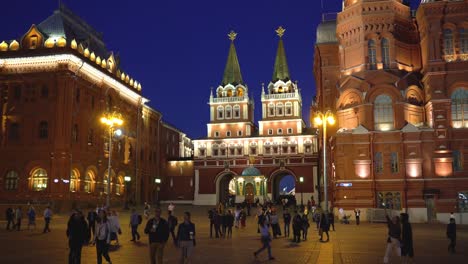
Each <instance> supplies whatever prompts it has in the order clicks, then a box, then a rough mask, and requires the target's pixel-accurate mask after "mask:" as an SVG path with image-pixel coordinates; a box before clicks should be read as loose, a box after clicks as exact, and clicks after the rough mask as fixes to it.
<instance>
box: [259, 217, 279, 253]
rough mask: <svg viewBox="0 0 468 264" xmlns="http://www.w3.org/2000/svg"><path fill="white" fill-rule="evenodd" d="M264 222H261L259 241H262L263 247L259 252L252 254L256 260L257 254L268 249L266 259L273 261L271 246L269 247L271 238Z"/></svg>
mask: <svg viewBox="0 0 468 264" xmlns="http://www.w3.org/2000/svg"><path fill="white" fill-rule="evenodd" d="M266 222H267V221H266V219H265V218H264V219H263V221H262V224H261V225H260V235H261V241H262V244H263V247H261V248H260V249H259V250H257V251H255V252H254V257H255V258H257V256H258V254H260V253H261V252H262V251H263V250H265V249H268V259H269V260H273V259H275V258H274V257H273V256H272V255H271V245H270V243H271V236H270V233H269V232H268V231H269V228H268V225H267V223H266Z"/></svg>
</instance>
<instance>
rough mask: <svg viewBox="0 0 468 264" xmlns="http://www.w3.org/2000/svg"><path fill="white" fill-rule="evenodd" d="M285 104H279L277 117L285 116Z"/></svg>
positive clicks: (277, 105)
mask: <svg viewBox="0 0 468 264" xmlns="http://www.w3.org/2000/svg"><path fill="white" fill-rule="evenodd" d="M283 114H284V113H283V103H277V104H276V115H277V116H283Z"/></svg>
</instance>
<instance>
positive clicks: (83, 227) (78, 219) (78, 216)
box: [67, 211, 88, 264]
mask: <svg viewBox="0 0 468 264" xmlns="http://www.w3.org/2000/svg"><path fill="white" fill-rule="evenodd" d="M87 231H88V225H87V224H86V221H85V219H84V216H83V214H82V213H81V212H79V211H77V212H75V213H73V214H72V216H71V217H70V220H69V221H68V224H67V237H68V246H69V248H70V252H69V254H68V263H69V264H80V263H81V249H82V248H83V244H84V243H87V242H88V241H87V240H88V239H87V234H88V233H87Z"/></svg>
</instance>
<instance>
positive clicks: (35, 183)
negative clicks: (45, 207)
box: [31, 168, 48, 191]
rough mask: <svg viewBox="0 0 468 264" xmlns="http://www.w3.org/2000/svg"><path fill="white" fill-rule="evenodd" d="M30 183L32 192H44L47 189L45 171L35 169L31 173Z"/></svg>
mask: <svg viewBox="0 0 468 264" xmlns="http://www.w3.org/2000/svg"><path fill="white" fill-rule="evenodd" d="M31 181H32V183H31V186H32V190H33V191H44V190H45V189H47V181H48V177H47V171H46V170H44V169H42V168H38V169H35V170H34V171H33V172H32V173H31Z"/></svg>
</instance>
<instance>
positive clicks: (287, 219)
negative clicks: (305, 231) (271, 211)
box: [283, 208, 291, 237]
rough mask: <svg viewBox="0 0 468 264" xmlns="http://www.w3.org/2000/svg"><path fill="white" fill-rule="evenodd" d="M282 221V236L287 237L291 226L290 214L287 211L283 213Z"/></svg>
mask: <svg viewBox="0 0 468 264" xmlns="http://www.w3.org/2000/svg"><path fill="white" fill-rule="evenodd" d="M283 221H284V236H285V237H289V226H290V225H291V214H290V213H289V210H288V209H287V208H286V210H285V211H284V213H283Z"/></svg>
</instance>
